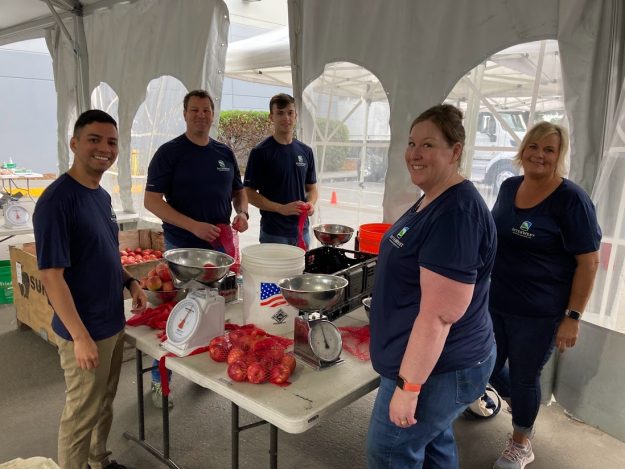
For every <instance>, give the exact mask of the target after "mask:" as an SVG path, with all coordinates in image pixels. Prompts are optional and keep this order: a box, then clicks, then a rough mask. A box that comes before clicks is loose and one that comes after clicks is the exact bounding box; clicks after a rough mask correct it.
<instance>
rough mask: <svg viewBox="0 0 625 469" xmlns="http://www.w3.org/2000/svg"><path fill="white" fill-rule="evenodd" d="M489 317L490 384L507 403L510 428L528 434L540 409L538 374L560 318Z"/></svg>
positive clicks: (553, 339)
mask: <svg viewBox="0 0 625 469" xmlns="http://www.w3.org/2000/svg"><path fill="white" fill-rule="evenodd" d="M491 317H492V319H493V329H494V331H495V340H496V341H497V361H496V362H495V369H494V370H493V374H492V376H491V377H490V384H492V385H493V387H494V388H495V389H496V390H497V392H498V393H499V395H500V396H501V397H502V398H504V399H505V400H507V401H509V402H510V407H511V408H512V427H513V428H514V429H515V430H517V431H518V432H520V433H523V434H525V435H528V436H530V435H531V434H532V433H533V428H534V422H535V421H536V417H537V416H538V410H539V409H540V398H541V391H540V374H541V372H542V369H543V367H544V366H545V363H547V361H548V360H549V357H550V356H551V353H552V352H553V349H554V347H555V337H556V332H557V329H558V325H559V323H560V318H527V317H526V318H523V317H517V316H507V315H503V314H497V313H491ZM506 360H507V361H508V365H506Z"/></svg>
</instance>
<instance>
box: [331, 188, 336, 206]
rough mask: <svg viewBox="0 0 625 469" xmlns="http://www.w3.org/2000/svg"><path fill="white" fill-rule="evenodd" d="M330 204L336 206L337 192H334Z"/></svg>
mask: <svg viewBox="0 0 625 469" xmlns="http://www.w3.org/2000/svg"><path fill="white" fill-rule="evenodd" d="M330 204H331V205H336V191H332V197H330Z"/></svg>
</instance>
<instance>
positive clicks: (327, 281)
mask: <svg viewBox="0 0 625 469" xmlns="http://www.w3.org/2000/svg"><path fill="white" fill-rule="evenodd" d="M347 284H348V282H347V279H345V278H343V277H338V276H336V275H326V274H302V275H295V276H293V277H287V278H283V279H282V280H280V281H279V282H278V286H279V287H280V290H282V296H284V299H285V300H286V301H288V303H289V304H290V305H291V306H293V307H294V308H297V309H299V310H301V311H321V310H323V309H327V308H330V307H332V306H333V305H335V304H336V303H338V301H339V300H340V299H341V296H342V294H343V290H344V289H345V287H346V286H347Z"/></svg>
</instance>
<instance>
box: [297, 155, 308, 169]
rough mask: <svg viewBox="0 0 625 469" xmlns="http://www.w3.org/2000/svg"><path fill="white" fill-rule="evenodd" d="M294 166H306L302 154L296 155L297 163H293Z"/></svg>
mask: <svg viewBox="0 0 625 469" xmlns="http://www.w3.org/2000/svg"><path fill="white" fill-rule="evenodd" d="M295 165H296V166H306V163H304V157H303V156H302V155H297V163H295Z"/></svg>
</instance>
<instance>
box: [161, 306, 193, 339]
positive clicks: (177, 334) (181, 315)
mask: <svg viewBox="0 0 625 469" xmlns="http://www.w3.org/2000/svg"><path fill="white" fill-rule="evenodd" d="M200 314H201V311H200V305H199V304H198V302H197V301H194V300H192V299H189V298H185V299H184V300H182V301H180V302H179V303H178V304H177V305H176V306H175V307H174V309H173V310H172V312H171V314H170V315H169V319H168V320H167V328H166V332H167V339H168V340H169V341H170V342H171V343H173V344H182V343H184V342H186V341H187V340H188V339H189V338H190V337H191V336H192V335H193V334H194V333H195V330H196V329H197V326H198V323H199V320H200Z"/></svg>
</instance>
